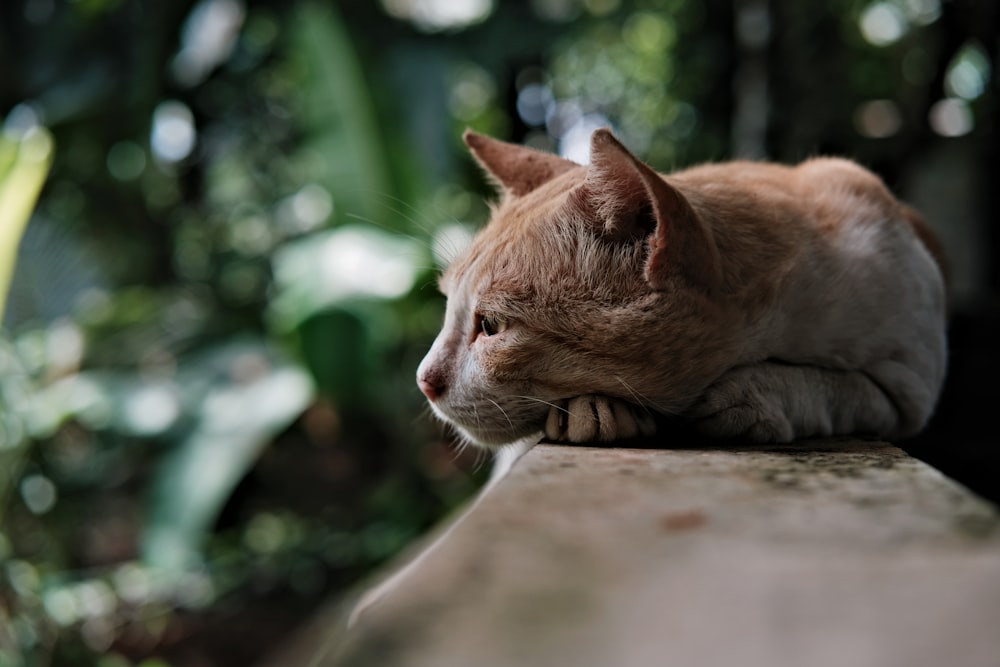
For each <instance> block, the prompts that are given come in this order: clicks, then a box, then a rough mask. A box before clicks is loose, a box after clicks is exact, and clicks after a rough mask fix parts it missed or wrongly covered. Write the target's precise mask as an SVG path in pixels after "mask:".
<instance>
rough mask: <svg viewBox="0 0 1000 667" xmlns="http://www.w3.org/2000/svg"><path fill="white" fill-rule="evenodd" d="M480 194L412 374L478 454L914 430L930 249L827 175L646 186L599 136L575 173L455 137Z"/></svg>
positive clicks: (875, 185) (904, 221)
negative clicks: (478, 175) (679, 433)
mask: <svg viewBox="0 0 1000 667" xmlns="http://www.w3.org/2000/svg"><path fill="white" fill-rule="evenodd" d="M464 138H465V142H466V144H467V145H468V147H469V148H470V150H471V151H472V154H473V156H474V157H475V158H476V159H477V160H478V162H479V163H480V164H481V165H482V167H483V168H484V169H485V170H486V172H487V173H488V175H489V176H490V177H491V178H492V179H493V180H494V181H496V183H497V185H498V186H499V190H500V199H499V202H498V203H497V204H496V205H495V206H494V208H493V213H492V217H491V220H490V222H489V223H488V224H487V225H486V227H485V228H484V229H483V230H482V231H481V232H480V233H479V234H478V236H477V237H476V238H475V240H474V241H473V243H472V245H471V247H470V248H469V249H468V251H467V252H465V253H464V254H463V255H462V256H460V257H458V258H457V259H456V260H455V261H454V262H453V263H452V264H451V266H450V267H449V268H448V269H447V270H446V272H445V273H444V275H443V276H442V278H441V281H440V286H441V289H442V291H443V292H444V293H445V295H446V296H447V309H446V314H445V322H444V326H443V328H442V330H441V333H440V334H439V335H438V337H437V339H436V340H435V342H434V344H433V346H432V348H431V349H430V351H429V352H428V354H427V356H426V357H425V358H424V360H423V362H422V363H421V364H420V367H419V369H418V371H417V384H418V385H419V387H420V389H421V390H422V391H423V393H424V394H425V395H426V396H427V398H428V399H429V401H430V404H431V406H432V408H433V410H434V412H435V414H437V415H438V416H439V417H440V418H441V419H443V420H444V421H446V422H448V423H449V424H451V425H452V426H453V427H454V428H455V429H457V431H458V432H459V433H460V434H462V435H463V436H464V437H465V438H467V439H468V440H469V441H471V442H473V443H476V444H478V445H481V446H485V447H499V446H501V445H504V444H507V443H511V442H515V441H523V440H525V439H531V438H533V437H536V438H540V437H542V436H543V435H544V436H546V437H548V438H549V439H552V440H556V441H562V442H586V441H612V440H617V439H622V438H628V437H632V436H637V435H648V434H650V433H651V432H652V431H653V429H654V428H655V420H654V419H653V418H652V416H653V415H654V414H660V415H668V416H675V417H679V418H681V419H683V420H686V421H689V422H690V423H691V424H692V425H693V426H694V427H696V428H697V429H699V430H700V431H702V432H704V433H706V434H709V435H711V436H719V437H738V438H743V439H748V440H751V441H756V442H769V441H777V442H786V441H790V440H793V439H796V438H800V437H806V436H829V435H846V434H870V435H876V436H882V437H889V438H902V437H906V436H909V435H912V434H914V433H916V432H917V431H919V430H920V429H921V428H922V427H923V426H924V425H925V424H926V422H927V420H928V418H929V417H930V415H931V412H932V410H933V408H934V405H935V402H936V400H937V396H938V393H939V391H940V388H941V384H942V381H943V378H944V374H945V366H946V341H945V288H944V278H943V272H942V269H941V262H940V259H941V257H940V252H939V247H938V245H937V242H936V240H935V239H934V237H933V236H932V234H931V233H930V231H929V229H928V228H927V226H926V225H925V223H924V222H923V220H922V219H921V218H920V216H919V215H918V214H917V213H916V212H915V211H914V210H912V209H910V208H909V207H907V206H905V205H904V204H901V203H900V202H899V201H897V200H896V199H895V198H894V197H893V196H892V195H891V194H890V192H889V191H888V189H887V188H886V187H885V185H884V184H883V183H882V182H881V180H880V179H879V178H878V177H877V176H875V175H874V174H872V173H871V172H869V171H867V170H865V169H864V168H862V167H860V166H859V165H857V164H855V163H853V162H851V161H848V160H844V159H835V158H816V159H811V160H808V161H806V162H803V163H802V164H799V165H798V166H795V167H788V166H781V165H776V164H767V163H756V162H729V163H723V164H716V165H706V166H700V167H695V168H691V169H687V170H684V171H679V172H676V173H673V174H670V175H666V176H664V175H661V174H658V173H656V172H655V171H653V169H651V168H650V167H649V166H647V165H646V164H644V163H643V162H642V161H640V160H639V159H637V158H636V157H635V156H634V155H632V154H631V153H630V152H629V151H628V150H627V149H626V148H625V147H624V146H623V145H622V144H621V143H619V142H618V140H617V139H615V137H614V136H613V135H612V133H611V132H610V131H609V130H606V129H602V130H597V131H596V132H594V134H593V135H592V137H591V162H590V165H589V166H582V165H577V164H575V163H573V162H570V161H567V160H564V159H562V158H559V157H557V156H554V155H550V154H546V153H542V152H539V151H535V150H532V149H529V148H526V147H522V146H517V145H513V144H508V143H505V142H501V141H498V140H495V139H491V138H489V137H486V136H482V135H479V134H475V133H472V132H466V134H465V137H464Z"/></svg>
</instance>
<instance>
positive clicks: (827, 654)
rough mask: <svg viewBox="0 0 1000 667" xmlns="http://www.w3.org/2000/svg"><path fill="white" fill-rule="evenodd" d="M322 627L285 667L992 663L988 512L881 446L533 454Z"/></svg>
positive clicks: (999, 570) (998, 553)
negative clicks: (347, 612)
mask: <svg viewBox="0 0 1000 667" xmlns="http://www.w3.org/2000/svg"><path fill="white" fill-rule="evenodd" d="M339 622H340V621H338V623H339ZM326 624H327V625H326V627H325V629H318V630H317V631H316V632H318V633H320V635H321V636H322V637H323V641H322V642H321V643H322V646H321V647H320V648H319V649H316V650H314V653H315V655H314V656H313V658H312V662H310V663H302V662H300V663H298V664H312V665H321V666H323V667H334V666H337V667H346V666H352V667H353V666H364V667H368V666H372V665H377V666H380V667H392V666H396V665H406V666H413V667H423V666H427V667H430V666H434V667H451V666H454V667H474V666H475V667H492V666H507V665H511V666H514V665H516V666H518V667H521V666H529V667H530V666H534V665H539V666H541V665H546V666H548V665H552V666H561V665H573V666H575V667H590V666H593V667H610V666H614V667H618V666H622V667H631V666H645V665H670V666H674V665H676V666H684V665H697V666H699V667H702V666H712V665H741V666H751V667H755V666H761V667H764V666H767V667H780V666H785V665H787V666H795V667H799V666H803V665H809V666H810V667H824V666H826V665H830V666H831V667H832V666H834V665H836V666H838V667H839V666H843V665H850V666H852V667H866V666H872V667H875V666H878V667H893V666H895V665H899V666H903V665H905V666H907V667H919V666H922V665H928V666H935V667H936V666H939V665H948V666H949V667H964V666H968V667H983V666H989V665H1000V519H998V515H997V512H996V510H995V508H993V507H992V506H991V505H989V504H987V503H985V502H984V501H981V500H980V499H978V498H976V497H975V496H973V495H972V494H970V493H969V492H968V491H966V490H965V489H963V488H962V487H960V486H958V485H957V484H955V483H953V482H952V481H950V480H948V479H947V478H945V477H943V476H942V475H941V474H940V473H938V472H937V471H935V470H934V469H932V468H930V467H928V466H926V465H925V464H923V463H921V462H919V461H917V460H916V459H913V458H910V457H909V456H907V455H906V454H905V453H903V452H902V451H900V450H899V449H897V448H895V447H892V446H889V445H885V444H881V443H866V442H859V441H849V440H841V441H829V440H828V441H816V442H806V443H801V444H797V445H793V446H778V447H766V448H765V447H755V448H745V449H739V450H733V449H689V450H685V449H671V450H639V449H596V448H576V447H563V446H547V445H541V446H538V447H536V448H535V449H534V450H532V451H531V452H529V453H528V454H527V455H526V456H525V457H524V458H523V459H521V460H520V461H519V462H518V463H517V465H516V466H515V467H514V469H513V470H512V471H511V473H510V474H509V476H508V477H507V478H506V479H504V480H502V481H501V482H500V483H499V484H498V485H497V486H496V487H495V488H494V489H493V490H492V491H491V492H490V494H489V495H488V496H487V497H486V498H485V499H484V500H483V501H482V502H481V503H479V505H478V506H477V507H476V508H475V510H474V512H473V513H472V514H471V515H469V516H468V517H467V519H466V520H464V521H463V522H462V523H461V524H460V525H458V526H457V527H456V528H455V529H454V530H453V531H452V532H451V533H450V534H449V535H448V537H447V539H446V540H444V541H443V542H442V543H441V544H440V545H439V546H438V548H437V550H436V551H435V552H434V553H432V554H431V555H430V557H428V558H425V559H423V560H422V562H420V563H419V564H418V566H417V567H416V568H414V570H413V571H412V572H411V573H410V574H409V576H408V577H407V578H406V579H405V580H404V581H403V583H402V584H401V585H400V586H399V587H398V588H396V589H395V590H393V591H392V592H391V593H390V594H389V595H388V596H386V597H385V598H384V599H382V600H381V601H380V602H378V603H377V604H376V605H375V606H373V607H371V608H369V609H368V610H367V611H366V612H365V613H364V614H363V615H362V616H361V617H360V619H359V620H358V622H357V623H356V625H355V626H353V627H352V628H351V629H350V630H346V629H345V628H343V627H342V626H341V627H337V628H331V627H329V621H328V620H327V621H326ZM316 636H318V635H317V634H316V633H315V632H314V639H315V637H316ZM313 647H315V644H313ZM285 664H289V663H285Z"/></svg>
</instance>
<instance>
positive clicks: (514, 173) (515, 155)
mask: <svg viewBox="0 0 1000 667" xmlns="http://www.w3.org/2000/svg"><path fill="white" fill-rule="evenodd" d="M462 139H463V140H464V141H465V145H466V146H468V147H469V150H470V151H472V155H473V156H474V157H475V158H476V161H477V162H478V163H479V164H480V165H482V167H483V169H485V170H486V172H487V173H488V174H489V175H490V176H492V177H493V179H494V180H495V181H496V182H497V183H498V184H499V185H500V187H501V188H503V190H504V191H505V192H509V193H510V194H512V195H515V196H518V197H520V196H522V195H526V194H528V193H529V192H531V191H532V190H534V189H535V188H537V187H539V186H540V185H543V184H545V183H547V182H549V181H550V180H552V179H553V178H555V177H556V176H558V175H559V174H562V173H564V172H567V171H569V170H570V169H576V168H579V167H580V165H578V164H577V163H575V162H570V161H569V160H564V159H563V158H561V157H559V156H558V155H552V154H551V153H543V152H541V151H536V150H535V149H533V148H528V147H527V146H519V145H517V144H510V143H507V142H506V141H499V140H498V139H493V138H492V137H487V136H486V135H483V134H477V133H475V132H473V131H472V130H466V131H465V134H463V135H462Z"/></svg>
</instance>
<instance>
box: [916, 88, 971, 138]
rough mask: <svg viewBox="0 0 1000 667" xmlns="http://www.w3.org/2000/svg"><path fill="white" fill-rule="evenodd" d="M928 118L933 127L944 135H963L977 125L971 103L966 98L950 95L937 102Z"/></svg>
mask: <svg viewBox="0 0 1000 667" xmlns="http://www.w3.org/2000/svg"><path fill="white" fill-rule="evenodd" d="M927 120H928V122H929V123H930V125H931V129H932V130H934V131H935V132H936V133H937V134H939V135H941V136H942V137H961V136H962V135H965V134H968V133H969V132H971V131H972V128H973V127H974V126H975V121H974V120H973V118H972V111H971V110H970V109H969V105H968V104H966V103H965V101H964V100H960V99H955V98H950V97H946V98H945V99H943V100H939V101H937V102H935V103H934V106H932V107H931V110H930V112H928V115H927Z"/></svg>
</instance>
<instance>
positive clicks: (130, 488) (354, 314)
mask: <svg viewBox="0 0 1000 667" xmlns="http://www.w3.org/2000/svg"><path fill="white" fill-rule="evenodd" d="M960 9H961V10H962V11H965V9H963V8H961V7H959V8H956V7H954V6H952V5H948V6H945V5H940V4H938V3H937V2H936V1H935V0H919V1H918V0H899V1H896V0H891V1H886V2H867V1H863V0H857V1H855V0H828V1H827V2H823V3H805V4H803V3H796V2H794V0H782V1H781V2H771V3H760V2H753V1H750V0H743V1H739V2H732V1H729V0H708V1H707V2H695V1H692V0H532V1H530V2H528V1H526V0H525V1H523V2H520V1H519V2H505V3H492V2H474V1H468V2H466V1H462V2H458V1H456V2H450V1H445V0H406V1H404V0H393V1H392V2H390V1H388V0H386V1H385V2H381V3H375V2H370V3H369V2H362V3H347V2H341V3H336V2H319V1H318V0H317V1H314V2H297V3H281V2H278V1H277V0H273V1H270V2H268V1H259V2H258V1H252V2H251V1H246V2H244V1H242V0H200V1H198V2H195V1H194V0H171V1H169V2H158V3H143V2H138V1H132V0H88V1H81V2H73V3H57V2H52V1H51V0H22V1H19V2H13V3H7V4H6V5H4V7H3V8H2V9H0V62H3V63H4V67H5V68H6V69H5V70H4V77H3V78H2V79H0V113H2V114H3V117H4V118H5V120H4V126H3V137H4V138H2V139H0V294H4V293H5V291H6V290H5V289H4V287H5V280H6V279H5V276H6V275H7V273H9V272H10V270H11V268H12V262H11V258H12V257H13V252H14V249H15V247H17V237H18V236H19V235H20V231H21V227H22V224H21V223H22V222H23V221H24V220H26V219H27V217H26V215H27V214H26V211H27V210H28V207H30V204H31V201H32V200H33V199H34V196H33V190H32V187H33V186H32V187H27V186H23V185H16V186H12V185H10V184H11V183H13V182H14V181H13V180H12V179H14V178H15V177H16V178H22V177H23V176H16V174H20V173H21V172H20V171H18V170H19V169H20V167H18V166H16V165H22V164H24V163H25V162H29V163H31V164H33V165H34V166H30V165H29V168H30V169H34V172H35V173H34V175H33V176H31V178H32V179H33V180H34V181H36V182H38V183H40V179H41V177H42V175H43V174H44V171H45V168H46V167H47V160H48V159H49V158H51V161H52V164H51V171H50V173H49V176H48V181H47V185H46V186H45V189H44V191H43V192H42V194H41V198H40V200H39V203H38V206H37V208H36V210H35V214H34V216H33V218H32V220H31V223H30V224H29V225H28V228H27V231H26V233H25V234H24V237H23V240H22V241H21V243H20V246H19V252H18V263H17V268H16V272H15V273H14V274H13V276H14V277H13V281H12V282H11V284H10V296H9V301H8V307H7V312H6V314H5V316H4V320H3V325H4V326H3V329H2V330H0V519H2V523H0V665H4V666H5V665H17V666H32V667H34V666H42V665H60V666H63V665H94V666H97V665H100V666H102V667H112V666H115V667H117V666H119V665H121V666H126V665H143V666H145V667H153V666H154V665H156V666H157V667H158V666H160V665H172V666H181V665H196V664H206V662H207V663H209V664H216V665H247V664H252V662H253V661H254V660H256V659H258V658H259V657H261V655H262V653H263V652H264V651H265V650H266V649H267V648H268V647H270V646H271V645H272V644H273V643H274V642H276V641H277V640H278V639H280V638H281V637H282V636H284V635H285V634H287V632H288V631H289V630H290V629H292V627H294V625H296V624H297V623H299V622H301V621H302V619H303V618H304V617H305V615H306V614H308V612H309V610H310V609H312V608H314V607H316V606H317V605H318V604H319V601H320V599H321V598H322V596H324V595H326V594H329V593H331V592H336V591H340V590H343V589H344V588H345V587H346V586H348V585H350V584H352V583H353V582H355V581H357V580H358V578H359V577H361V576H362V575H363V574H365V573H366V572H368V571H369V570H370V569H371V568H372V567H373V566H374V565H377V564H378V563H380V562H382V561H384V560H385V559H386V558H388V557H390V556H391V555H393V554H395V553H396V552H398V550H399V549H400V548H401V547H402V546H403V545H404V544H406V543H407V542H408V541H409V540H410V539H411V538H413V537H414V536H416V535H417V534H419V533H420V532H421V531H422V530H424V529H425V528H426V527H427V526H428V525H430V524H431V523H432V522H433V521H434V520H436V519H437V518H438V517H440V516H441V515H442V514H443V513H444V512H446V511H448V510H449V509H450V508H452V507H454V506H455V505H456V504H457V503H458V502H460V501H461V500H462V499H463V498H465V497H466V496H467V495H468V494H469V493H470V492H472V490H473V489H474V488H475V487H476V485H477V483H478V481H479V480H480V479H481V474H479V473H477V472H476V470H478V468H477V464H478V463H481V461H479V460H477V459H476V457H475V456H474V455H470V454H468V453H465V454H460V453H459V452H458V451H456V450H454V449H453V448H452V447H451V443H450V441H449V439H448V436H447V434H443V433H442V432H441V430H440V428H439V427H437V426H435V425H434V424H432V423H431V421H430V419H429V418H425V415H426V410H425V408H424V407H423V400H422V397H421V396H420V394H419V392H418V391H417V390H416V388H415V387H414V385H413V380H412V377H413V372H414V369H415V368H416V365H417V363H418V361H419V359H420V358H421V356H422V355H423V353H424V351H425V350H426V348H427V347H428V346H429V344H430V341H431V340H432V339H433V336H434V335H435V333H436V331H437V327H438V326H439V323H440V321H441V315H442V312H443V304H442V300H441V297H440V296H439V295H438V294H437V293H436V290H435V289H434V279H435V275H436V273H437V271H438V270H439V268H440V267H441V266H442V264H443V263H444V262H445V261H446V259H447V257H448V255H449V254H451V253H453V252H454V251H455V250H456V249H457V248H458V247H460V246H461V245H462V243H463V242H465V241H466V240H467V239H468V237H469V234H470V233H471V231H472V230H473V229H474V228H475V226H476V225H477V224H479V223H481V222H482V221H483V220H484V219H485V216H486V212H487V209H486V207H485V205H484V204H482V203H481V199H482V197H481V196H482V194H484V184H483V182H482V179H481V178H480V176H479V175H478V173H477V172H476V170H475V168H474V167H473V166H472V165H471V164H470V161H469V160H468V159H467V158H466V157H465V155H464V151H463V149H462V147H461V143H460V139H459V137H460V133H461V130H462V129H463V128H464V127H466V126H473V127H475V128H476V129H477V130H479V131H483V132H489V133H492V134H495V135H499V136H503V137H506V138H510V139H514V140H518V141H524V142H526V143H528V144H530V145H534V146H537V147H540V148H543V149H546V150H560V151H561V152H563V153H564V154H566V155H568V156H570V157H575V158H579V159H585V155H581V153H580V150H581V147H585V146H586V139H587V136H588V134H589V131H590V130H592V129H594V128H595V127H597V126H600V125H605V124H610V125H612V126H613V127H614V128H615V130H616V131H617V132H618V133H619V135H621V136H622V138H623V139H624V140H625V142H626V143H627V144H628V145H630V146H631V147H633V148H634V149H635V150H636V151H637V152H639V153H640V154H642V155H644V156H645V157H647V158H648V159H649V160H650V161H651V162H652V163H653V164H654V165H656V166H658V167H661V168H663V169H667V168H670V167H673V166H682V165H684V164H689V163H693V162H699V161H704V160H709V159H718V158H724V157H727V156H728V155H730V154H733V153H740V151H741V150H743V149H742V148H741V147H744V146H749V147H751V148H753V147H755V146H756V147H757V148H758V150H763V151H765V152H766V153H768V154H771V155H776V156H779V157H783V158H799V157H802V156H804V155H807V154H809V153H813V152H818V151H827V152H840V153H847V154H852V155H859V156H862V157H863V158H864V159H865V160H866V161H868V162H869V163H871V164H874V165H876V166H878V167H879V168H880V169H881V170H882V171H883V173H885V174H887V175H888V177H889V178H890V179H891V178H893V177H894V176H897V175H899V174H900V173H901V166H900V165H901V164H903V161H904V159H905V158H906V157H908V156H913V155H916V154H919V152H920V151H921V150H925V149H928V147H934V146H937V145H938V144H936V143H935V142H939V141H941V140H942V137H955V138H956V139H957V140H959V141H963V140H964V139H968V140H975V139H976V138H977V137H978V136H979V135H980V133H981V132H983V130H982V129H981V128H982V127H985V126H987V122H986V121H988V119H989V118H990V115H989V114H991V113H993V109H994V108H995V106H991V105H995V104H996V99H997V98H996V80H997V77H996V75H995V72H994V69H993V63H992V61H991V58H993V57H995V56H991V54H990V52H989V51H988V49H989V48H993V47H991V46H990V43H989V42H988V40H986V39H984V38H983V36H982V35H981V34H979V33H978V32H977V30H978V29H979V26H981V25H987V24H988V23H989V22H988V21H987V20H985V18H983V20H982V21H975V20H972V19H970V20H969V21H968V23H967V24H966V23H962V22H959V23H957V24H956V16H963V17H964V16H971V15H973V14H975V12H971V13H968V14H962V13H959V10H960ZM948 11H952V12H953V13H951V14H948V13H947V12H948ZM976 11H981V12H985V10H982V9H980V10H976ZM873 12H874V14H873ZM942 13H944V15H943V17H942ZM985 13H988V12H985ZM984 16H985V14H984ZM990 16H992V14H991V15H990ZM980 18H982V17H980ZM821 47H822V48H821ZM755 95H757V96H758V97H754V96H755ZM761 96H763V97H761ZM755 100H756V101H755ZM760 100H764V103H763V105H761V104H758V102H760ZM942 104H943V105H944V106H941V105H942ZM934 114H937V116H935V115H934ZM48 136H51V137H52V140H51V141H52V142H54V145H55V146H57V147H58V149H57V150H56V151H55V152H54V153H52V154H51V155H50V154H49V153H48V152H47V150H48V149H47V150H46V151H41V152H39V149H38V147H37V145H36V144H33V143H32V142H38V141H40V139H39V137H42V138H43V139H42V141H49V140H48V139H44V138H45V137H48ZM32 137H34V138H32ZM963 138H964V139H963ZM15 140H16V141H18V142H20V143H19V144H17V145H18V146H19V148H18V149H17V151H16V155H17V156H18V158H17V160H16V161H14V160H13V158H12V156H13V155H15V153H14V148H13V147H14V146H15V144H14V143H13V142H14V141H15ZM963 145H971V144H970V143H966V144H963ZM33 146H34V148H33ZM43 153H44V155H42V154H43ZM32 155H34V158H32V157H31V156H32ZM39 156H41V157H44V159H39ZM751 157H763V154H752V155H751ZM28 158H31V159H28ZM31 160H34V161H33V162H31ZM12 165H13V166H12ZM11 211H14V213H11ZM13 218H16V219H17V221H18V222H17V224H11V220H12V219H13ZM0 303H2V302H0Z"/></svg>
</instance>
